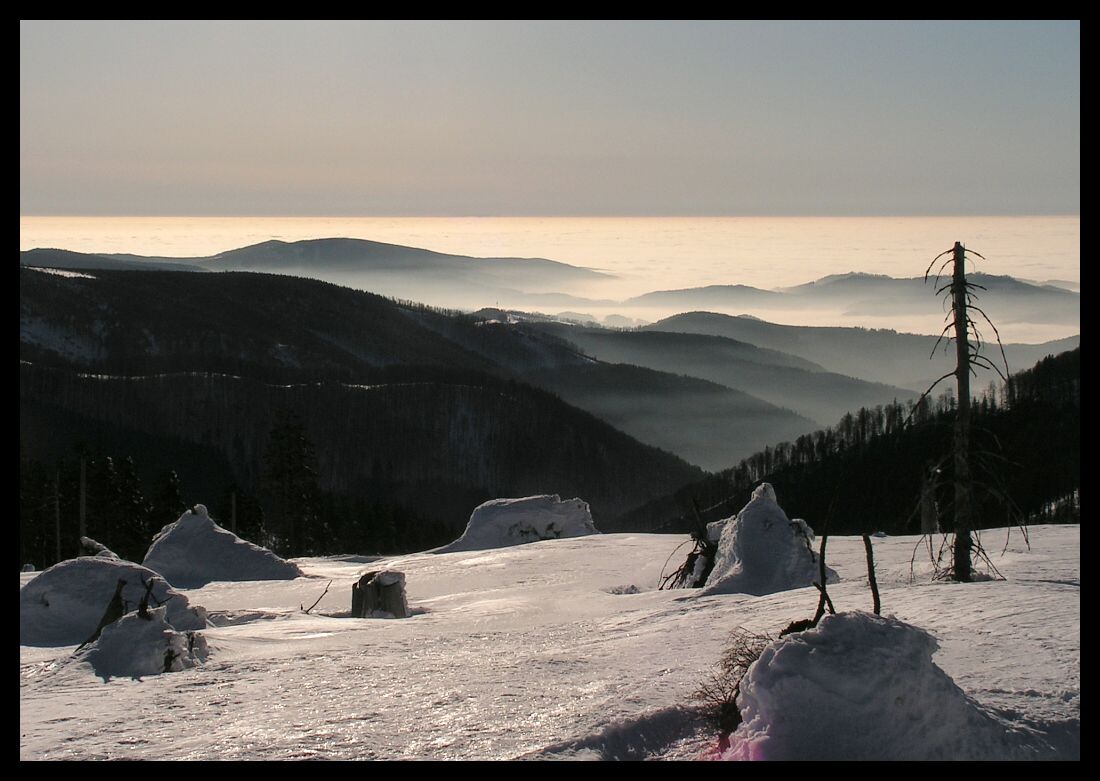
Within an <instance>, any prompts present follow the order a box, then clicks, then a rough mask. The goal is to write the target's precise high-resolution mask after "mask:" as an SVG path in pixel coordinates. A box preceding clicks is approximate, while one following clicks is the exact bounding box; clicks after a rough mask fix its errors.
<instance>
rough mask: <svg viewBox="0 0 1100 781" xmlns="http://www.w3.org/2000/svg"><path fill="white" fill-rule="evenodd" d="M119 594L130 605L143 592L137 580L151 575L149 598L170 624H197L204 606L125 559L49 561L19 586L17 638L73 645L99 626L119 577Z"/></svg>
mask: <svg viewBox="0 0 1100 781" xmlns="http://www.w3.org/2000/svg"><path fill="white" fill-rule="evenodd" d="M120 579H121V580H125V581H126V585H125V587H123V589H122V599H123V601H124V602H125V603H127V604H128V605H129V606H130V607H131V608H136V607H137V605H138V603H139V602H140V601H141V598H142V596H143V595H144V594H145V587H144V586H143V585H142V581H144V582H146V583H148V582H149V581H150V580H152V581H153V582H154V583H155V584H156V585H154V586H153V591H152V595H153V598H154V600H153V602H152V604H153V605H155V604H156V603H157V602H161V603H164V605H165V607H166V609H167V613H166V614H165V615H166V618H167V621H168V622H169V623H170V624H171V625H172V626H173V627H175V628H176V629H178V630H180V631H186V630H189V629H202V628H203V627H205V626H206V611H205V610H204V609H203V608H201V607H198V606H193V605H191V604H190V600H189V599H188V597H187V596H186V595H184V594H182V593H180V592H179V591H176V590H175V589H173V588H172V587H170V586H169V585H168V583H166V582H165V580H164V578H162V577H160V576H159V575H158V574H157V573H156V572H153V571H152V570H151V569H149V568H147V567H143V566H141V565H139V564H134V563H133V562H131V561H121V560H119V559H111V558H106V557H103V556H82V557H81V558H78V559H69V560H68V561H62V562H60V563H58V564H55V565H53V566H52V567H50V568H49V569H47V570H46V571H45V572H42V573H40V574H38V575H37V576H35V577H34V579H33V580H31V581H30V582H29V583H28V584H27V585H26V586H24V587H23V588H21V589H20V590H19V644H20V645H29V646H64V645H76V644H78V643H83V642H84V641H85V640H87V639H88V638H89V637H90V636H91V635H92V633H93V632H94V631H95V630H96V627H97V626H99V620H100V619H101V618H102V617H103V613H104V611H105V610H106V609H107V605H108V603H109V602H110V601H111V597H112V596H113V595H114V593H115V588H116V586H117V584H118V581H119V580H120Z"/></svg>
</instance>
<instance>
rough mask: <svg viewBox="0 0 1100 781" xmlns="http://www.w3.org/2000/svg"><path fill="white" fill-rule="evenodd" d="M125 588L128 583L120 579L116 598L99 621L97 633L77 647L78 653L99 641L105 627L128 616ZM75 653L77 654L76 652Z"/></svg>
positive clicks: (112, 598)
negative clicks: (124, 597)
mask: <svg viewBox="0 0 1100 781" xmlns="http://www.w3.org/2000/svg"><path fill="white" fill-rule="evenodd" d="M125 586H126V581H125V580H123V579H122V578H119V579H118V584H117V585H116V586H115V593H114V596H112V597H111V601H110V602H108V603H107V609H106V610H105V611H103V618H101V619H99V626H97V627H96V628H95V631H94V632H92V636H91V637H89V638H88V639H87V640H85V641H84V642H83V643H81V644H80V645H78V646H77V647H76V650H77V651H79V650H80V649H81V648H83V647H84V646H86V645H88V644H89V643H94V642H95V641H96V640H98V639H99V635H100V633H101V632H102V631H103V628H104V627H106V626H109V625H110V624H113V623H114V622H115V621H118V620H119V619H120V618H122V616H124V615H125V614H126V606H125V604H124V603H123V601H122V589H123V588H125ZM73 653H76V652H75V651H74V652H73Z"/></svg>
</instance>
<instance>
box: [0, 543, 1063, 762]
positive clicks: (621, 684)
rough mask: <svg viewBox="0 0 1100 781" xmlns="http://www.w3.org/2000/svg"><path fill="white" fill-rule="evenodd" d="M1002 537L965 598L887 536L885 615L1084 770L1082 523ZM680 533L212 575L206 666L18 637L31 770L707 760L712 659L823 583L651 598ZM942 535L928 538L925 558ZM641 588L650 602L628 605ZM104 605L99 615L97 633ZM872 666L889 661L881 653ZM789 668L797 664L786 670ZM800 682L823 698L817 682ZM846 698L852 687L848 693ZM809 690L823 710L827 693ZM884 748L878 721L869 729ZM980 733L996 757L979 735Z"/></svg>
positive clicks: (854, 567) (1024, 740)
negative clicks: (101, 658) (269, 575)
mask: <svg viewBox="0 0 1100 781" xmlns="http://www.w3.org/2000/svg"><path fill="white" fill-rule="evenodd" d="M1006 535H1007V532H1006V530H999V531H998V530H991V531H987V532H983V535H982V540H983V543H984V547H985V548H986V549H987V550H989V551H991V552H992V553H993V556H994V562H995V563H996V565H997V568H998V569H999V570H1000V571H1001V572H1002V573H1003V574H1004V575H1005V576H1006V577H1007V580H1005V581H983V582H979V583H969V584H957V583H945V582H939V581H934V580H933V578H932V575H933V572H932V566H931V564H930V562H929V561H928V559H927V554H926V553H925V549H924V548H923V547H921V548H919V549H918V550H917V555H916V557H915V559H914V554H913V552H914V549H915V548H917V546H918V543H919V542H920V538H918V537H906V536H891V537H886V538H875V539H873V540H872V542H873V545H874V550H875V560H876V563H877V578H878V582H879V587H880V590H881V593H882V604H883V612H884V613H885V614H893V615H894V616H895V617H896V619H897V620H898V621H899V622H904V623H906V624H909V625H912V626H914V627H919V628H920V629H921V630H923V631H925V632H928V633H929V634H931V635H932V636H933V637H935V638H936V640H937V641H938V644H939V648H938V650H935V651H932V650H931V649H930V648H929V647H928V646H927V645H925V646H923V650H921V654H924V655H925V658H927V655H928V654H932V662H933V663H934V664H935V665H936V666H937V667H939V668H940V669H941V670H942V671H943V673H944V674H946V675H947V676H949V677H950V678H951V680H952V681H954V684H955V685H956V686H958V687H959V689H961V690H962V692H964V693H965V694H966V696H967V697H969V698H970V699H971V700H972V701H973V703H974V707H975V708H977V707H980V708H981V709H982V710H984V711H985V712H986V713H987V714H988V715H989V716H990V717H991V718H993V719H995V720H996V721H997V722H1000V723H1002V724H1003V725H1005V726H1006V727H1010V728H1011V732H1010V733H1009V738H1010V741H1009V743H1010V744H1012V743H1013V742H1016V743H1017V744H1018V746H1019V747H1020V748H1021V749H1027V751H1026V752H1025V755H1026V756H1037V757H1043V758H1052V759H1053V758H1061V759H1075V758H1078V757H1079V755H1080V666H1081V664H1080V663H1081V653H1080V649H1081V640H1080V632H1081V624H1080V615H1081V608H1080V527H1079V526H1076V525H1073V526H1039V527H1033V528H1032V529H1031V530H1030V540H1031V547H1030V549H1029V548H1028V547H1027V546H1026V545H1025V544H1024V541H1023V539H1022V537H1021V535H1020V534H1019V533H1015V532H1014V533H1013V534H1012V535H1011V537H1010V538H1009V539H1008V544H1007V551H1006V552H1005V554H1004V555H1003V556H999V555H997V554H998V552H999V551H1000V550H1001V548H1002V547H1004V545H1005V541H1006ZM687 539H688V537H687V536H686V535H655V534H601V535H592V536H587V537H579V538H573V539H555V540H548V541H543V542H534V543H531V544H528V545H518V546H512V547H506V548H499V549H494V550H480V551H467V552H454V553H451V554H448V555H444V556H440V555H434V554H427V553H419V554H413V555H408V556H400V557H391V558H387V559H384V560H370V559H367V558H366V557H361V556H339V557H331V558H309V559H299V560H296V563H297V564H298V565H299V566H300V567H301V569H302V570H303V571H304V572H305V573H306V574H307V575H310V576H313V578H299V579H296V580H285V581H256V582H251V581H238V582H213V583H209V584H207V585H206V586H204V587H203V588H201V589H193V590H188V591H186V592H185V593H186V596H187V597H188V598H190V600H191V601H192V602H194V603H198V604H202V605H204V606H205V607H207V608H208V609H209V610H210V618H211V623H212V624H213V626H210V627H208V628H206V629H204V630H203V634H204V635H205V636H206V638H207V640H208V642H209V646H210V655H209V658H208V659H207V660H206V661H205V662H203V663H202V664H198V665H196V666H195V667H193V668H189V669H184V670H181V671H179V672H174V673H172V674H169V675H153V676H149V677H145V678H144V679H143V680H140V681H138V680H134V679H132V678H130V677H128V676H125V675H122V676H118V677H112V678H111V679H110V680H109V681H106V682H104V681H103V680H102V678H101V676H97V675H96V673H95V671H94V670H93V669H92V668H91V667H90V665H87V664H66V663H64V661H65V660H66V659H68V657H70V656H71V654H72V651H73V646H72V645H70V646H69V647H61V648H39V647H31V646H27V645H25V644H23V645H21V647H20V704H19V721H20V725H19V735H20V740H19V745H20V747H19V755H20V758H21V759H24V760H42V759H70V760H87V759H131V760H141V759H161V760H174V759H210V758H218V759H226V760H270V759H304V758H320V759H514V758H521V757H523V758H536V757H537V758H555V759H564V758H571V759H690V758H697V757H700V756H704V755H710V754H712V753H714V752H715V751H716V749H717V746H718V735H717V730H716V728H715V727H714V726H712V725H711V724H709V723H708V722H707V721H706V720H705V719H704V718H703V717H702V714H701V712H700V710H699V707H698V705H697V704H696V703H695V702H693V701H692V700H691V697H690V694H691V692H692V691H693V690H695V689H696V688H697V687H698V685H699V684H700V683H701V681H702V680H704V679H705V677H706V676H707V675H708V673H709V672H710V670H711V669H712V667H713V666H714V664H715V663H716V662H717V661H718V659H719V656H720V654H721V650H722V647H723V646H724V644H725V642H726V638H727V637H728V635H729V633H730V631H731V630H732V629H734V628H736V627H738V626H742V627H745V628H746V629H748V630H750V631H753V632H757V633H761V632H768V633H771V634H773V635H774V634H776V633H777V632H778V631H779V630H780V629H781V628H783V627H785V626H786V625H787V624H789V623H790V622H791V621H793V620H796V619H803V618H809V617H811V616H812V615H813V611H814V609H815V608H816V606H817V592H816V591H815V590H814V589H813V588H812V587H808V588H799V589H794V590H789V591H782V592H777V593H773V594H769V595H766V596H751V595H748V594H704V593H701V591H700V590H692V591H684V590H673V591H658V590H656V584H657V582H658V578H659V577H660V575H661V568H662V566H663V565H664V563H665V561H666V560H667V559H668V558H669V554H671V553H672V552H673V550H674V549H676V548H677V547H678V546H680V545H682V544H684V543H685V541H686V540H687ZM938 544H939V540H938V539H937V540H936V541H934V543H933V546H934V548H935V547H938ZM827 556H828V560H829V564H830V566H831V567H833V568H834V569H835V570H836V571H837V573H838V574H839V576H840V580H839V582H837V583H836V584H835V585H833V586H830V588H829V594H830V596H831V597H832V600H833V602H834V604H835V605H836V608H837V610H839V611H842V612H844V611H854V610H866V609H869V608H870V606H871V595H870V593H869V591H868V588H867V585H866V580H865V576H866V562H865V554H864V548H863V542H862V540H861V539H860V538H859V537H842V536H831V537H830V538H829V546H828V550H827ZM911 560H913V565H912V580H911V565H910V561H911ZM78 561H81V562H91V563H99V564H102V562H96V560H94V559H80V560H78ZM368 567H369V568H371V569H375V568H377V569H393V570H398V571H401V572H404V573H405V575H406V585H407V588H408V601H409V604H410V607H411V608H412V615H411V617H410V618H407V619H404V620H400V621H372V620H369V619H353V618H348V617H346V616H347V615H348V613H349V612H350V611H349V608H350V604H351V586H352V584H353V583H355V582H357V581H358V579H359V577H360V576H361V575H362V574H363V573H364V572H365V571H366V570H367V568H368ZM46 574H47V573H26V574H20V584H21V587H22V591H21V595H20V600H21V603H22V601H23V594H22V592H25V591H26V590H27V589H28V588H30V587H31V586H32V585H34V584H35V581H36V580H39V579H42V578H45V577H46ZM318 578H322V579H323V580H318ZM328 580H332V586H331V588H330V589H329V592H328V593H327V594H326V595H325V596H324V598H323V599H322V600H321V601H320V603H319V604H318V605H317V607H316V608H315V609H314V610H313V611H312V612H311V613H310V614H308V615H307V614H305V613H304V612H303V611H302V610H301V608H300V606H301V605H302V604H305V605H307V606H308V605H312V604H313V602H314V601H315V600H316V599H317V598H318V596H320V594H321V592H322V590H323V588H324V586H325V584H326V583H327V581H328ZM110 583H111V584H112V585H113V581H110ZM628 584H629V585H632V586H634V587H635V589H636V590H637V592H638V593H630V592H631V591H632V589H629V588H626V586H627V585H628ZM615 591H618V592H619V593H613V592H615ZM108 596H109V594H108ZM106 599H107V598H106V597H104V598H103V599H102V600H98V599H97V600H95V601H94V605H95V609H94V611H93V612H94V613H95V614H96V615H95V618H93V619H92V621H93V628H94V623H95V621H97V620H98V617H99V615H101V614H102V609H103V605H105V604H106ZM173 602H176V600H175V599H173V600H171V601H170V602H169V603H168V605H169V606H170V605H171V604H172V603H173ZM832 620H833V619H829V621H832ZM174 626H175V628H176V629H177V630H180V629H181V628H180V627H179V626H178V625H174ZM825 626H826V627H828V623H826V624H825ZM865 629H866V634H871V635H873V634H874V633H873V632H871V631H870V629H869V628H865ZM820 631H824V630H820ZM830 631H831V630H830ZM853 634H857V633H855V632H853ZM858 634H859V635H863V634H865V632H864V631H860V632H859V633H858ZM84 639H85V637H79V639H77V640H75V641H72V642H73V645H75V643H76V642H80V641H81V640H84ZM804 642H807V643H810V642H817V641H814V640H809V641H804ZM921 643H922V641H920V640H919V639H915V638H908V637H907V638H906V639H905V640H904V641H902V642H901V643H900V648H901V649H903V650H904V651H905V653H903V654H902V657H904V658H906V659H909V658H910V657H909V656H906V654H907V653H910V652H912V651H915V650H917V649H921V648H922V645H921ZM880 653H885V652H884V651H881V650H880V651H870V652H869V654H870V655H871V656H875V655H876V654H880ZM784 655H785V654H784ZM833 661H835V660H833ZM923 664H924V663H923V662H921V663H920V664H918V663H917V661H913V663H912V665H910V667H908V668H905V669H907V670H908V672H907V677H909V678H910V679H911V677H912V675H913V674H914V673H915V672H919V671H921V670H923V672H921V673H920V674H921V675H922V676H927V677H923V678H921V680H922V681H929V680H933V679H934V676H933V675H932V673H931V672H930V671H929V670H928V669H927V668H926V667H923V666H921V665H923ZM779 669H780V670H782V671H783V672H784V673H785V674H790V675H795V674H797V673H798V671H797V670H796V669H795V666H794V665H793V664H789V665H788V664H786V662H785V661H784V662H783V666H782V667H781V668H779ZM853 669H856V668H853ZM805 675H806V676H807V681H809V683H808V684H807V685H811V684H812V679H811V678H809V677H808V676H812V675H813V674H812V673H810V672H807V673H805ZM775 677H776V678H777V677H778V676H775ZM889 685H891V686H894V687H897V686H898V685H900V682H899V683H892V682H890V683H889ZM945 688H946V687H945ZM855 689H856V687H855V685H854V684H853V683H852V682H845V683H844V685H843V687H842V688H841V689H840V691H841V692H844V691H849V692H850V691H854V690H855ZM813 691H817V692H818V693H817V694H814V695H812V696H814V697H818V696H824V695H823V694H821V692H820V689H813ZM891 691H894V692H896V691H897V689H896V688H894V689H892V690H891ZM758 696H760V697H761V698H764V696H765V695H763V694H762V693H758ZM914 696H916V693H914ZM922 696H923V695H922ZM921 701H922V702H926V703H927V702H932V700H931V699H924V700H921ZM936 702H940V699H939V698H937V699H936ZM169 714H173V715H172V716H171V717H169ZM864 715H866V714H864ZM828 716H829V718H833V717H834V716H836V714H835V713H830V714H828ZM950 720H951V721H950V723H951V724H952V725H953V726H954V727H955V728H956V729H968V730H969V729H970V728H971V727H970V726H968V725H972V724H979V723H987V722H985V721H984V720H981V719H978V720H976V721H974V722H964V720H963V719H962V718H961V717H960V716H959V715H958V714H955V715H952V716H950ZM864 723H865V722H864ZM960 725H962V726H960ZM980 729H981V730H984V729H985V727H980ZM981 734H986V733H984V732H983V733H981ZM882 735H883V732H882V730H881V729H880V730H879V731H876V732H874V733H872V734H871V735H869V737H874V738H875V739H881V737H882ZM933 737H934V736H933ZM897 739H898V740H900V741H904V742H906V743H907V744H909V747H901V748H900V749H899V753H900V754H902V755H928V754H927V753H926V754H920V752H919V751H918V750H917V748H918V744H920V743H921V742H922V741H923V740H924V737H923V736H922V735H921V734H918V732H917V731H912V730H911V731H908V732H905V733H899V737H898V738H897ZM983 741H984V742H982V743H981V745H986V746H994V747H995V746H997V745H999V744H998V743H997V742H996V741H993V740H992V739H988V735H987V738H983ZM1041 747H1045V749H1043V750H1040V749H1041ZM854 748H860V747H858V746H857V747H854ZM862 750H863V749H862V748H860V751H862ZM907 752H908V753H907ZM861 755H862V754H861ZM1015 755H1016V754H1013V756H1015Z"/></svg>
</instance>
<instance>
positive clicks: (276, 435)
mask: <svg viewBox="0 0 1100 781" xmlns="http://www.w3.org/2000/svg"><path fill="white" fill-rule="evenodd" d="M316 461H317V459H316V455H315V451H314V447H313V443H312V442H311V441H310V439H309V437H307V436H306V432H305V429H304V428H303V426H302V424H301V421H300V420H299V418H298V417H297V415H295V414H294V413H291V412H286V411H284V412H282V413H280V414H279V415H278V416H277V417H276V422H275V425H274V427H273V428H272V430H271V436H270V437H269V439H268V444H267V448H266V450H265V451H264V473H263V485H264V499H265V501H264V504H265V506H266V508H267V511H266V512H265V514H264V515H265V518H266V519H267V521H268V523H269V532H270V533H271V537H272V539H271V542H272V547H274V548H275V549H276V550H277V551H279V552H280V553H284V554H286V555H290V556H300V555H303V554H309V553H315V552H318V550H319V547H320V545H322V544H323V541H324V533H323V530H321V529H320V528H318V526H319V512H318V511H319V506H320V494H321V492H320V488H319V485H318V481H317V467H316Z"/></svg>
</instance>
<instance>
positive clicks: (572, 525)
mask: <svg viewBox="0 0 1100 781" xmlns="http://www.w3.org/2000/svg"><path fill="white" fill-rule="evenodd" d="M599 533H600V530H599V529H597V528H596V526H595V524H594V523H592V512H591V510H589V509H588V502H584V501H581V500H580V499H567V500H565V501H562V499H561V497H560V496H558V495H557V494H553V495H552V496H548V495H544V496H526V497H523V498H522V499H493V500H491V501H488V502H485V503H484V504H481V505H479V506H478V507H476V508H474V511H473V512H472V513H471V514H470V521H469V523H467V524H466V531H464V532H463V533H462V536H461V537H459V538H458V539H457V540H455V541H454V542H452V543H450V544H449V545H444V546H443V547H441V548H436V549H435V552H436V553H452V552H454V551H468V550H487V549H489V548H506V547H509V546H511V545H522V544H523V543H525V542H538V541H539V540H553V539H558V538H561V537H584V536H585V535H588V534H599Z"/></svg>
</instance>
